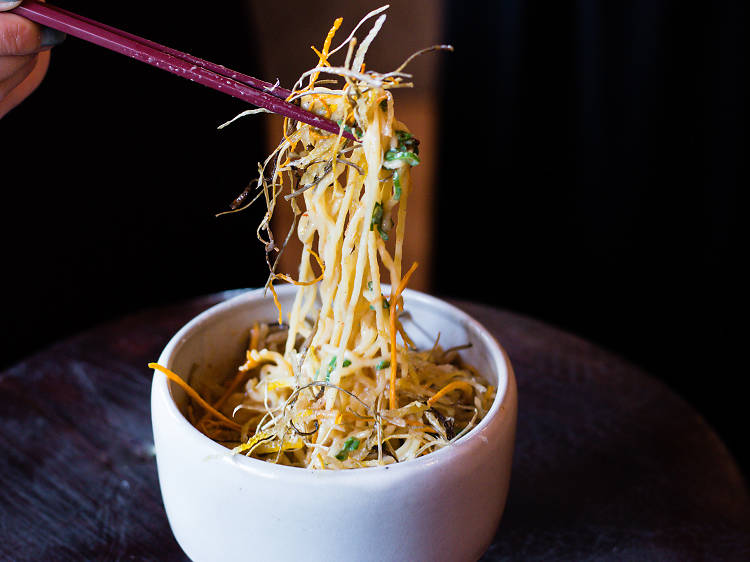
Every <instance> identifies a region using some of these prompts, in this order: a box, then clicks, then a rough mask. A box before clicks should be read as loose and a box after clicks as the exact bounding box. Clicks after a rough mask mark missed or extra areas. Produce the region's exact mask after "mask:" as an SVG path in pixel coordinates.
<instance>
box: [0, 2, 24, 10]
mask: <svg viewBox="0 0 750 562" xmlns="http://www.w3.org/2000/svg"><path fill="white" fill-rule="evenodd" d="M20 3H21V2H20V0H0V10H2V11H3V12H5V11H7V10H12V9H13V8H15V7H16V6H18V5H19V4H20Z"/></svg>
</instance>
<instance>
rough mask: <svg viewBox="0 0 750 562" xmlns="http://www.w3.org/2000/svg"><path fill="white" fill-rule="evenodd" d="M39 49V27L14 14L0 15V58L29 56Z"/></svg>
mask: <svg viewBox="0 0 750 562" xmlns="http://www.w3.org/2000/svg"><path fill="white" fill-rule="evenodd" d="M41 48H42V29H41V27H40V26H38V25H37V24H35V23H34V22H31V21H29V20H27V19H26V18H22V17H21V16H17V15H15V14H0V56H3V55H30V54H32V53H35V52H37V51H39V50H40V49H41Z"/></svg>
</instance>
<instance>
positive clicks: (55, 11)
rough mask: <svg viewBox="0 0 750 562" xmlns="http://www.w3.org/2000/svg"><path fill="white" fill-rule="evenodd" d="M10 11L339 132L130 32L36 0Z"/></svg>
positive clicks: (262, 88)
mask: <svg viewBox="0 0 750 562" xmlns="http://www.w3.org/2000/svg"><path fill="white" fill-rule="evenodd" d="M10 12H11V13H15V14H18V15H19V16H23V17H25V18H27V19H29V20H31V21H34V22H36V23H39V24H41V25H46V26H47V27H51V28H52V29H56V30H58V31H62V32H64V33H67V34H68V35H71V36H73V37H77V38H78V39H83V40H84V41H88V42H90V43H93V44H95V45H99V46H100V47H104V48H106V49H109V50H111V51H114V52H116V53H120V54H123V55H126V56H128V57H130V58H133V59H135V60H138V61H141V62H144V63H146V64H149V65H151V66H155V67H156V68H161V69H162V70H166V71H167V72H171V73H172V74H175V75H177V76H181V77H183V78H187V79H189V80H190V81H192V82H196V83H198V84H203V85H204V86H208V87H209V88H212V89H214V90H217V91H220V92H223V93H225V94H229V95H230V96H233V97H235V98H238V99H241V100H243V101H246V102H248V103H251V104H253V105H255V106H258V107H262V108H264V109H267V110H268V111H271V112H273V113H277V114H279V115H282V116H284V117H289V118H290V119H293V120H295V121H301V122H303V123H307V124H308V125H311V126H313V127H317V128H319V129H322V130H324V131H328V132H330V133H336V134H338V132H339V130H340V127H339V125H338V124H337V123H334V122H333V121H330V120H329V119H324V118H323V117H320V116H319V115H316V114H315V113H312V112H310V111H307V110H305V109H302V108H301V107H299V106H297V105H295V104H293V103H290V102H287V101H286V98H288V97H289V96H290V95H292V92H291V91H289V90H287V89H285V88H281V87H280V86H278V85H274V84H270V83H269V82H265V81H263V80H259V79H257V78H253V77H252V76H248V75H246V74H243V73H241V72H237V71H234V70H231V69H228V68H226V67H225V66H222V65H218V64H214V63H212V62H208V61H205V60H203V59H199V58H197V57H194V56H193V55H190V54H188V53H183V52H180V51H177V50H175V49H170V48H169V47H165V46H164V45H160V44H158V43H155V42H153V41H149V40H148V39H144V38H142V37H138V36H137V35H133V34H132V33H127V32H125V31H122V30H119V29H116V28H114V27H110V26H108V25H104V24H102V23H99V22H97V21H94V20H91V19H89V18H85V17H83V16H80V15H78V14H74V13H72V12H69V11H67V10H64V9H62V8H58V7H57V6H53V5H51V4H43V3H41V2H37V1H36V0H26V1H25V2H24V3H23V4H22V5H21V6H18V7H17V8H15V9H13V10H11V11H10ZM343 136H344V137H346V138H348V139H351V140H354V141H356V140H357V139H356V137H354V135H353V134H351V133H349V132H347V131H344V132H343Z"/></svg>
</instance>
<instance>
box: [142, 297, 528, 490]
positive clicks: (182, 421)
mask: <svg viewBox="0 0 750 562" xmlns="http://www.w3.org/2000/svg"><path fill="white" fill-rule="evenodd" d="M275 290H276V292H277V294H278V297H279V300H280V301H283V300H284V298H286V297H289V296H293V295H295V294H296V292H297V287H295V286H294V285H282V286H281V287H278V288H276V289H275ZM224 294H227V295H230V297H229V298H228V299H227V300H224V301H222V302H220V303H217V304H215V305H213V306H211V307H209V308H208V309H206V310H204V311H203V312H201V313H199V314H197V315H196V316H194V317H193V318H192V319H190V320H189V321H188V322H187V323H185V324H184V325H183V326H182V327H181V328H180V329H179V330H178V331H177V332H176V333H175V334H174V335H173V336H172V337H171V338H170V340H169V342H168V343H167V345H166V346H165V347H164V349H163V351H162V353H161V354H160V356H159V359H158V363H159V364H160V365H162V366H164V367H166V368H168V369H170V368H171V365H170V360H171V358H172V357H173V356H174V355H175V354H176V353H177V352H179V351H180V349H181V348H182V346H183V345H185V344H186V343H187V341H189V338H190V336H191V335H193V333H194V332H196V331H198V329H199V328H201V327H202V324H203V323H204V322H205V321H207V320H209V319H210V318H212V317H214V316H220V315H221V314H222V313H225V312H227V311H229V310H231V309H233V308H235V307H237V306H240V305H242V304H244V303H246V302H248V301H257V300H262V299H266V298H271V297H270V296H268V295H267V294H266V290H265V289H263V288H260V289H247V290H236V291H226V292H225V293H224ZM231 295H234V296H231ZM402 295H403V297H404V302H405V303H406V304H408V302H409V301H411V302H417V301H419V302H421V303H422V304H423V305H428V306H429V307H431V308H436V309H439V310H442V311H444V312H446V313H448V314H450V315H451V316H452V317H453V318H454V319H455V320H456V321H459V322H461V323H462V325H466V326H467V328H469V329H470V330H473V331H474V332H475V334H476V335H477V336H478V337H480V338H481V339H483V340H484V342H485V345H486V347H487V349H488V350H489V351H490V356H491V357H490V363H491V364H496V365H499V366H500V367H501V368H504V369H505V378H504V381H503V385H502V388H501V386H500V384H499V383H500V381H499V380H498V384H497V386H496V394H495V399H494V400H493V403H492V406H491V407H490V409H489V411H488V412H487V414H486V415H485V416H484V418H482V420H480V422H479V423H478V424H477V425H476V426H474V427H473V428H472V429H471V430H470V431H469V432H468V433H467V434H466V435H464V436H462V437H461V438H460V439H458V440H457V441H456V442H455V443H453V444H451V445H450V446H448V447H443V448H441V449H439V450H437V451H433V452H431V453H429V454H426V455H423V456H421V457H419V458H416V459H411V460H409V461H405V462H400V463H392V464H388V465H383V466H373V467H363V468H357V469H351V470H326V469H304V468H300V467H294V466H286V465H280V464H275V463H270V462H266V461H262V460H260V459H256V458H252V457H246V456H245V455H233V454H232V453H231V451H230V450H229V449H227V448H226V447H224V446H223V445H221V444H219V443H217V442H215V441H214V440H213V439H211V438H210V437H208V436H206V435H204V434H203V433H202V432H201V431H200V430H198V428H196V427H195V426H194V425H193V424H191V423H190V421H189V420H188V419H187V418H186V417H185V416H184V415H183V414H182V412H181V411H180V409H179V408H178V407H177V404H176V402H175V400H174V397H173V395H172V392H171V390H170V384H169V379H167V377H166V376H165V375H164V374H163V373H161V372H159V371H157V370H154V376H153V379H152V390H151V394H152V401H151V409H152V412H151V417H152V423H154V424H156V423H157V422H156V416H154V409H155V407H156V404H157V400H156V399H158V400H160V401H161V403H162V404H164V405H165V407H166V414H167V415H169V416H170V417H171V418H172V419H173V420H174V421H175V422H176V424H177V426H178V427H179V428H180V429H182V430H184V431H185V432H187V434H188V436H192V437H193V439H199V440H200V442H201V443H204V444H205V446H206V448H207V450H209V451H210V453H209V454H208V455H204V457H205V456H209V457H221V458H222V460H225V461H227V462H230V463H232V464H233V465H234V466H236V467H237V468H239V469H242V470H244V471H246V472H250V473H253V474H254V475H256V476H258V475H262V476H266V477H271V478H275V477H282V476H283V477H284V478H285V479H288V478H295V479H302V480H303V482H305V481H309V480H311V479H314V480H316V481H318V480H320V478H336V479H337V480H344V479H345V480H349V479H360V478H366V477H368V475H369V476H377V475H381V474H383V471H386V470H387V471H389V472H390V473H392V474H394V475H395V473H399V472H402V471H404V470H407V471H415V470H417V471H418V470H424V469H427V468H429V467H431V466H434V465H437V464H445V463H447V462H450V461H451V459H453V458H456V457H459V456H461V455H463V454H467V453H470V452H471V451H472V450H473V449H475V448H477V447H478V446H481V444H482V443H483V442H486V440H487V436H485V435H483V432H484V431H485V430H487V428H488V426H489V425H490V423H492V421H493V420H494V419H495V418H497V417H498V416H499V415H500V414H501V412H502V405H503V403H504V402H505V399H506V397H507V396H508V392H509V388H510V386H511V384H513V383H512V381H513V380H514V377H515V374H514V372H513V367H512V365H511V362H510V358H509V356H508V353H507V352H506V350H505V349H504V348H503V347H502V346H501V345H500V343H499V342H498V341H497V339H496V338H495V336H494V335H492V333H491V332H490V331H489V330H488V329H487V328H485V327H484V326H483V325H482V324H481V323H480V322H479V321H477V320H476V319H474V318H473V317H472V316H471V315H469V314H468V313H466V312H465V311H463V310H461V309H460V308H458V307H457V306H455V305H453V304H450V303H448V302H447V301H445V300H443V299H440V298H438V297H435V296H432V295H429V294H427V293H424V292H422V291H418V290H415V289H406V290H405V291H404V292H403V293H402ZM500 375H502V372H501V373H500ZM155 429H156V428H154V431H155ZM157 459H158V451H157ZM409 467H411V468H409Z"/></svg>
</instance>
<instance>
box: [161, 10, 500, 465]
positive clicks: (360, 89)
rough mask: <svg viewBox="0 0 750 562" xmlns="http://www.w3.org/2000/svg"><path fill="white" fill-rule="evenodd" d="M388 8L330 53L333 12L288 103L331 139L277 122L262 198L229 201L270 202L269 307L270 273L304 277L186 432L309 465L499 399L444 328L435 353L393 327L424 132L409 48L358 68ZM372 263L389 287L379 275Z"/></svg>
mask: <svg viewBox="0 0 750 562" xmlns="http://www.w3.org/2000/svg"><path fill="white" fill-rule="evenodd" d="M382 11H383V9H382V8H381V9H380V10H375V11H374V12H371V13H370V14H368V16H367V17H366V18H365V19H363V20H362V22H360V25H361V24H362V23H364V22H365V21H367V20H368V19H371V18H373V17H375V16H378V17H377V19H376V21H375V23H374V25H373V27H372V29H371V30H370V32H369V33H368V35H367V36H366V37H365V39H364V40H363V41H362V42H361V43H360V44H358V42H357V40H356V38H354V32H352V35H351V36H350V37H349V38H348V39H346V40H345V41H344V42H342V43H341V45H340V46H339V47H338V48H336V49H333V50H331V43H332V40H333V37H334V35H335V33H336V31H337V30H338V28H339V26H340V25H341V19H339V20H336V22H335V24H334V26H333V28H332V29H331V31H330V32H329V33H328V35H327V37H326V39H325V42H324V45H323V48H322V49H321V50H320V51H318V50H316V55H317V56H318V58H319V61H318V64H317V65H316V67H315V68H313V69H311V70H310V71H308V72H306V73H304V74H303V75H302V77H301V78H300V80H299V81H298V82H297V84H296V85H295V88H294V90H293V95H292V96H291V97H290V100H299V103H300V104H301V106H302V107H303V108H305V109H307V110H309V111H312V112H314V113H317V114H319V115H321V116H323V117H325V118H327V119H331V120H333V121H335V122H337V123H339V125H340V132H339V134H338V135H336V134H331V133H326V132H323V131H321V130H319V129H315V128H313V127H311V126H310V125H307V124H304V123H299V122H289V121H288V120H285V121H284V128H283V138H282V139H281V142H280V143H279V145H278V147H277V148H276V150H275V151H274V152H273V153H272V154H271V155H270V156H269V157H268V159H267V160H266V161H265V163H264V164H262V165H259V172H260V173H259V178H258V180H257V188H256V189H257V191H258V193H257V195H255V197H254V198H253V199H252V200H251V201H250V202H249V203H247V204H244V205H243V206H240V203H244V200H245V199H247V198H248V197H247V193H248V192H246V193H245V194H243V196H242V197H241V198H239V199H238V204H236V205H235V207H237V209H235V210H241V209H243V208H245V207H246V206H247V205H250V204H251V203H252V202H253V201H255V200H257V199H258V198H261V197H262V198H264V199H265V202H266V205H267V213H266V215H265V218H264V220H263V221H262V223H261V225H260V227H259V228H258V237H259V239H260V240H261V241H262V242H263V243H264V245H265V248H266V256H267V262H268V265H269V269H270V276H269V279H268V283H267V285H266V287H267V288H268V289H269V290H270V291H271V292H272V293H273V297H274V299H275V300H276V302H277V305H278V299H277V297H276V291H275V289H274V282H277V281H285V282H290V283H294V284H295V285H297V286H298V292H297V294H296V297H295V300H294V304H293V306H292V309H291V311H290V312H289V315H288V322H287V323H283V318H282V312H281V307H280V306H279V318H278V323H273V322H269V323H265V324H264V323H259V322H258V323H255V324H254V325H253V326H252V328H251V329H250V343H249V346H248V350H247V353H246V361H245V362H244V364H242V365H241V366H240V367H239V369H238V370H237V372H236V373H235V374H232V375H230V376H229V377H228V378H227V380H218V381H197V383H196V384H195V385H194V387H195V390H197V391H198V392H196V394H197V395H198V396H199V397H203V398H200V400H197V399H196V398H195V396H193V402H192V404H191V405H190V408H189V413H190V416H191V417H192V421H193V423H194V425H195V426H196V427H197V428H198V429H200V430H201V431H202V432H203V433H205V434H206V435H207V436H209V437H211V438H212V439H214V440H216V441H218V442H220V443H222V444H224V445H225V446H227V447H229V448H230V449H232V451H233V452H234V453H237V454H244V455H248V456H252V457H256V458H259V459H263V460H266V461H269V462H275V463H279V464H285V465H291V466H298V467H307V468H315V469H323V468H325V469H346V468H359V467H367V466H377V465H383V464H389V463H393V462H402V461H405V460H408V459H413V458H417V457H419V456H422V455H424V454H427V453H429V452H432V451H435V450H437V449H439V448H442V447H445V446H448V445H449V444H450V443H451V442H453V441H455V440H456V439H458V438H460V437H461V436H462V435H464V434H465V433H466V432H468V431H469V430H470V429H471V428H472V427H474V426H475V425H476V423H478V421H479V420H481V419H482V417H483V416H484V415H485V413H486V412H487V410H488V409H489V407H490V405H491V404H492V401H493V399H494V395H495V389H494V388H493V387H491V386H489V385H488V384H487V383H486V382H485V381H484V380H483V378H482V377H481V376H480V375H479V373H477V372H476V370H475V369H474V368H472V367H471V366H469V365H466V364H464V363H463V362H462V361H461V360H460V357H459V355H458V350H459V348H454V349H448V350H446V349H442V348H441V347H440V345H439V336H438V337H437V339H436V341H435V343H434V345H433V346H432V347H431V348H430V349H426V350H419V349H416V347H415V346H414V344H413V342H412V341H411V339H410V338H409V335H408V334H407V333H406V331H405V330H404V328H403V326H402V322H401V320H402V318H403V316H402V315H403V306H404V304H403V297H402V295H401V293H402V291H403V290H404V288H405V287H406V285H407V283H408V280H409V277H410V275H411V274H412V273H413V271H414V269H415V268H416V264H412V265H411V267H410V268H409V269H408V270H407V271H406V272H404V265H403V248H404V225H405V219H406V209H407V202H408V199H409V194H410V190H411V183H410V169H411V168H412V167H413V166H416V165H417V164H419V161H420V160H419V141H418V140H417V139H416V138H414V136H413V135H412V134H411V133H410V132H409V130H408V128H407V127H406V126H405V125H404V124H403V123H402V122H400V121H398V120H397V119H396V118H395V116H394V99H393V93H392V91H393V90H394V89H396V88H402V87H409V86H411V84H410V83H408V82H406V80H408V79H409V78H411V76H410V75H409V74H406V73H405V72H404V68H405V67H406V65H407V64H408V63H409V62H410V61H411V59H412V58H413V56H412V57H409V59H407V61H406V62H405V63H404V64H403V65H401V67H399V68H397V69H396V70H395V71H393V72H389V73H387V74H380V73H376V72H373V71H369V70H368V71H365V65H364V57H365V54H366V52H367V49H368V48H369V46H370V43H371V42H372V40H373V39H374V37H375V36H376V35H377V33H378V31H379V30H380V28H381V26H382V25H383V23H384V21H385V15H382V14H380V13H381V12H382ZM358 28H359V25H358V26H357V28H355V30H354V31H355V32H356V30H357V29H358ZM343 48H346V49H347V50H346V54H345V61H344V63H343V65H342V66H333V65H332V63H331V62H330V58H331V57H332V55H333V54H335V53H336V52H337V51H339V50H341V49H343ZM445 48H449V47H446V46H436V47H431V48H428V49H424V50H423V51H421V52H420V53H415V55H414V56H416V55H417V54H421V53H422V52H426V51H429V50H436V49H445ZM331 78H334V80H331ZM305 81H306V82H307V84H306V85H304V86H303V83H304V82H305ZM342 82H343V83H342ZM246 113H257V111H252V112H246ZM238 117H239V116H238ZM344 132H347V133H350V134H352V135H353V136H354V137H355V138H357V139H358V141H353V140H351V139H347V138H346V137H345V136H344ZM269 167H270V169H272V170H273V171H272V173H271V174H270V177H266V170H267V169H269ZM254 185H255V184H253V186H254ZM282 201H283V202H285V203H288V204H290V205H291V208H292V211H293V213H294V219H293V223H292V227H291V229H290V230H289V232H288V233H287V234H286V237H285V239H284V240H283V242H282V243H281V244H279V243H278V242H277V240H275V239H274V237H273V234H272V232H271V228H270V223H271V218H272V216H273V212H274V209H275V208H276V205H277V203H279V202H282ZM232 212H234V211H232ZM295 231H296V235H297V237H298V238H299V240H300V242H301V244H302V260H301V263H300V268H299V273H298V278H297V279H294V278H292V277H291V276H289V275H286V274H283V273H277V271H276V268H277V265H278V263H279V261H278V258H279V256H280V255H281V254H282V253H283V251H284V249H285V248H286V246H287V243H288V242H289V241H290V239H291V238H292V236H293V234H294V232H295ZM381 269H382V270H385V272H387V274H388V278H389V280H390V286H386V285H385V284H382V283H381ZM461 347H465V346H461ZM155 367H156V368H159V369H160V370H162V371H163V372H166V373H167V374H169V375H173V374H172V373H169V372H168V371H167V370H166V369H163V368H160V367H159V366H158V365H157V366H155ZM170 378H172V380H175V379H176V376H175V377H172V376H171V377H170ZM175 382H178V383H179V382H181V379H180V381H177V380H175ZM182 384H183V385H184V384H185V383H182ZM195 390H194V391H195ZM191 396H192V394H191Z"/></svg>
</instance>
